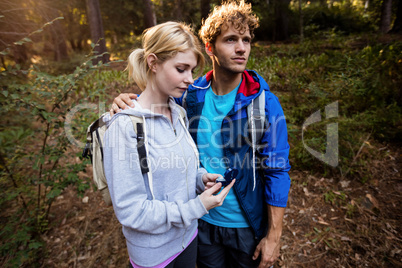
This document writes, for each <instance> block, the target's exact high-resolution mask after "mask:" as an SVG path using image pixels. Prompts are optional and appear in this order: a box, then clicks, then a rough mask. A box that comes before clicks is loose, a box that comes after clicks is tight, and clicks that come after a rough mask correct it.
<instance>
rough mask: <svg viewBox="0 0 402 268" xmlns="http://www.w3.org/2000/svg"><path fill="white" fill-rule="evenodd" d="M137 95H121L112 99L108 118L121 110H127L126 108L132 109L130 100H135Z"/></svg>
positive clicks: (132, 105)
mask: <svg viewBox="0 0 402 268" xmlns="http://www.w3.org/2000/svg"><path fill="white" fill-rule="evenodd" d="M136 98H137V95H136V94H134V93H121V94H120V95H119V96H117V97H116V98H114V100H113V104H112V108H110V111H109V113H110V116H113V115H114V114H116V113H118V112H121V110H124V109H127V108H128V106H130V107H131V108H134V103H133V101H132V100H131V99H136Z"/></svg>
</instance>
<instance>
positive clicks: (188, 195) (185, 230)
mask: <svg viewBox="0 0 402 268" xmlns="http://www.w3.org/2000/svg"><path fill="white" fill-rule="evenodd" d="M179 116H180V115H179ZM168 121H169V123H170V126H171V127H172V129H173V132H174V135H175V136H176V137H177V131H176V129H175V127H174V125H173V122H170V120H168ZM179 146H180V149H181V153H182V155H183V157H184V150H183V147H182V145H181V143H180V142H179ZM185 169H186V187H187V200H188V201H190V193H189V190H188V174H187V168H186V167H185ZM186 232H187V228H185V229H184V234H183V239H182V242H181V247H182V249H184V248H185V247H186V246H185V245H184V238H185V237H186Z"/></svg>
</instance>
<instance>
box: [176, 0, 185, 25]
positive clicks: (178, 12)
mask: <svg viewBox="0 0 402 268" xmlns="http://www.w3.org/2000/svg"><path fill="white" fill-rule="evenodd" d="M174 2H175V7H174V15H175V20H177V21H182V20H183V10H182V8H183V4H184V3H183V1H182V0H176V1H174Z"/></svg>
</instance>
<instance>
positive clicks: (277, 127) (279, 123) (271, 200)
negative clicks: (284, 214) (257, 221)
mask: <svg viewBox="0 0 402 268" xmlns="http://www.w3.org/2000/svg"><path fill="white" fill-rule="evenodd" d="M266 93H267V95H266V106H265V113H266V115H267V117H268V118H266V120H268V121H269V124H270V126H269V128H268V130H267V131H266V132H265V134H264V135H263V137H262V143H263V144H265V145H266V146H265V147H264V148H263V149H262V150H261V151H260V156H261V159H262V163H261V164H262V169H263V174H264V181H265V202H266V203H267V204H269V205H272V206H276V207H286V204H287V200H288V195H289V189H290V177H289V174H288V171H289V170H290V164H289V143H288V133H287V129H286V120H285V116H284V113H283V110H282V107H281V105H280V103H279V100H278V98H277V97H276V96H275V95H274V94H272V93H271V92H266Z"/></svg>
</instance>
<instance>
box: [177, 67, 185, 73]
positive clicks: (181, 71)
mask: <svg viewBox="0 0 402 268" xmlns="http://www.w3.org/2000/svg"><path fill="white" fill-rule="evenodd" d="M176 69H177V71H178V72H179V73H184V70H183V69H180V68H176Z"/></svg>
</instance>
